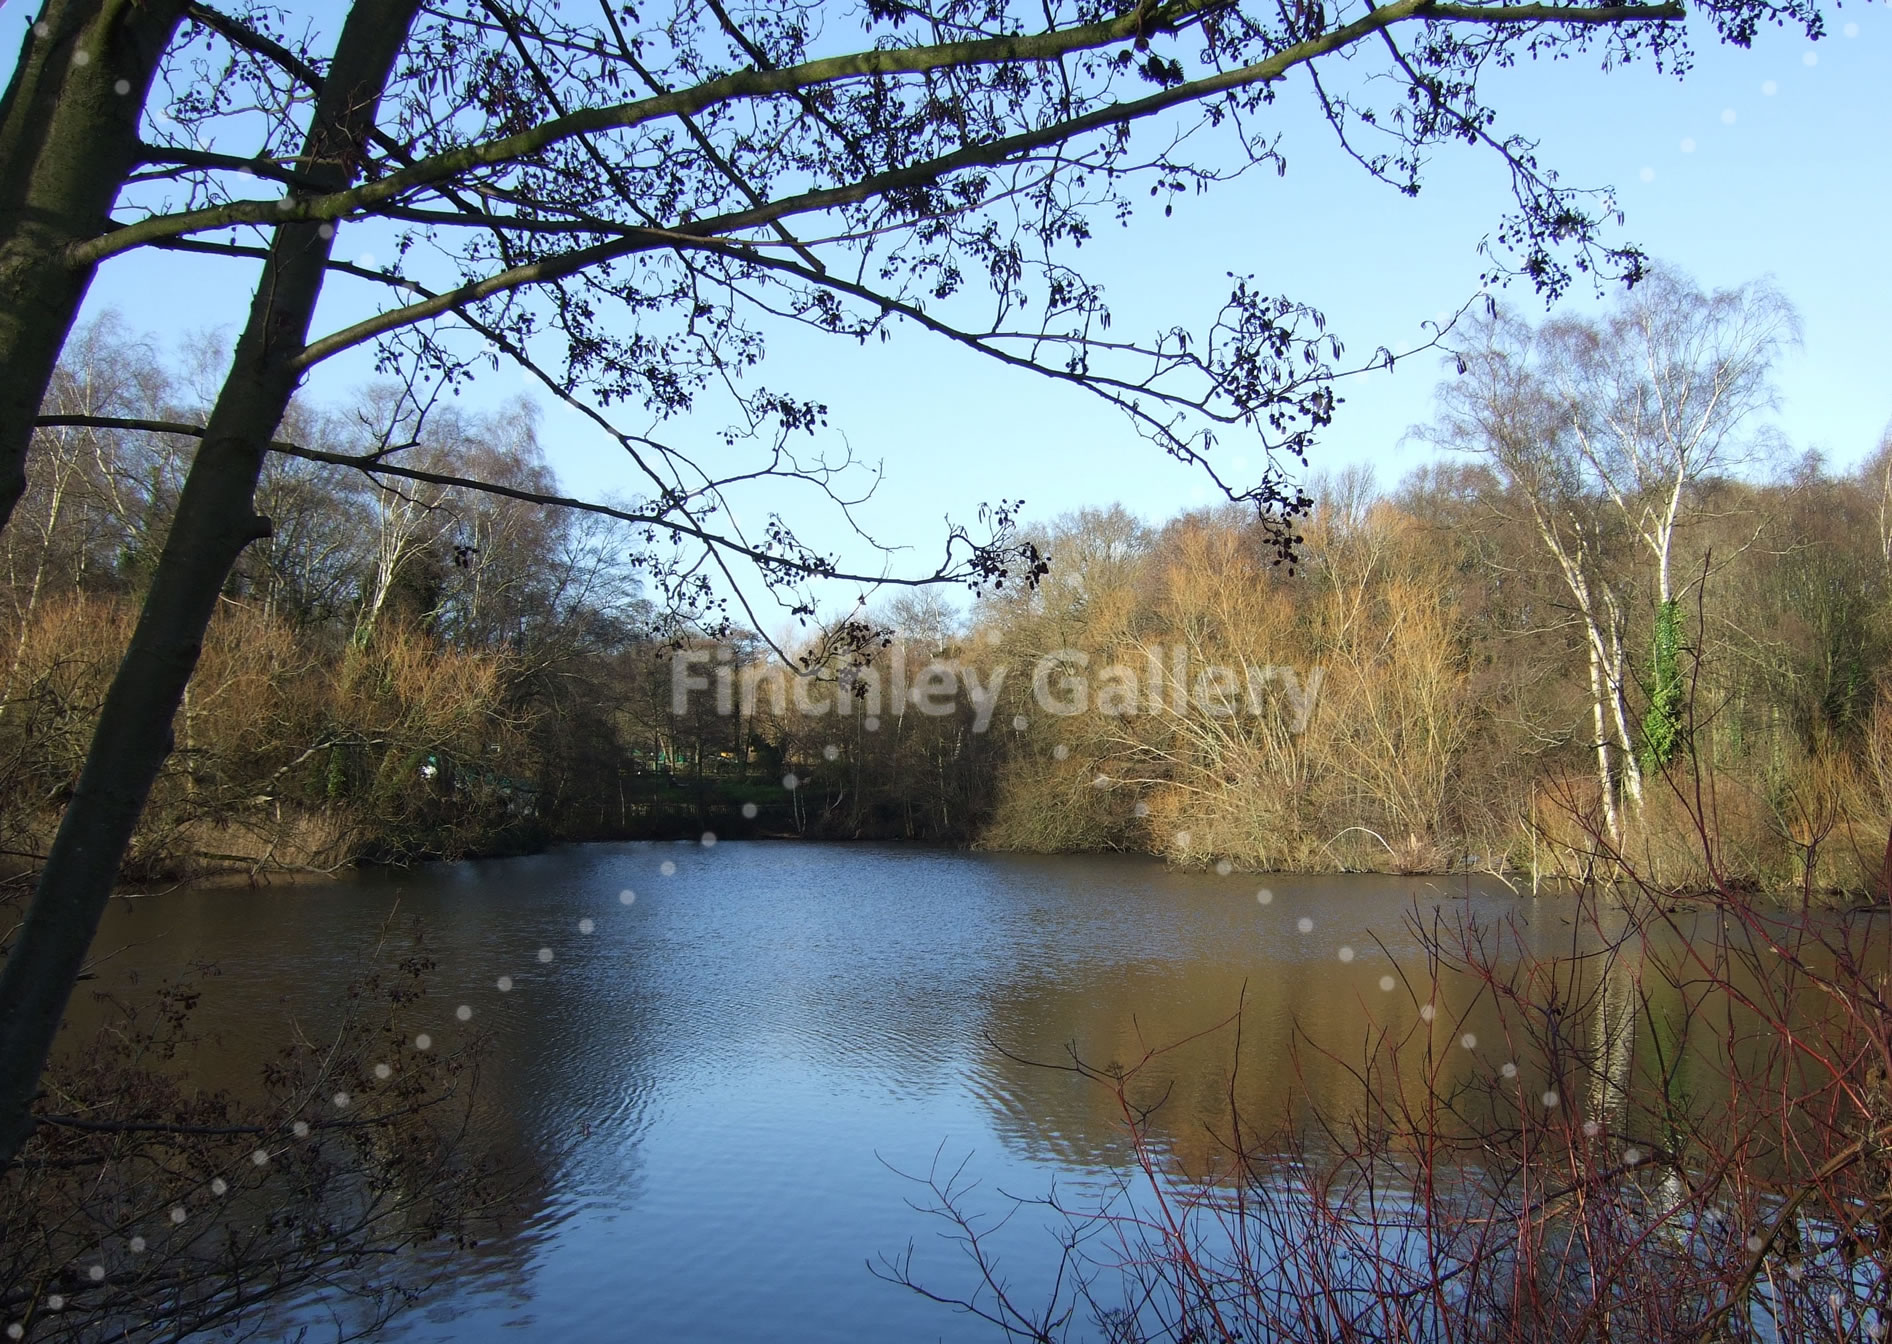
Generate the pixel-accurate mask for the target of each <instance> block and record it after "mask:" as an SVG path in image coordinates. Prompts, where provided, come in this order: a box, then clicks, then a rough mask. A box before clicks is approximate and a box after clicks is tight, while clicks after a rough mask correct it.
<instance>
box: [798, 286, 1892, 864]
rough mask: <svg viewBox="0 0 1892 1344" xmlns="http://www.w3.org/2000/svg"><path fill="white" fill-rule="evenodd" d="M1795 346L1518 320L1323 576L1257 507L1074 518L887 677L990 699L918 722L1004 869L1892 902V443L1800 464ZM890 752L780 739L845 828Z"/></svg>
mask: <svg viewBox="0 0 1892 1344" xmlns="http://www.w3.org/2000/svg"><path fill="white" fill-rule="evenodd" d="M1794 335H1795V333H1794V318H1793V314H1792V311H1791V309H1790V308H1789V307H1788V306H1787V305H1786V303H1785V301H1784V300H1783V299H1781V298H1780V296H1779V295H1778V294H1776V293H1774V292H1773V291H1771V290H1770V289H1768V288H1767V287H1765V286H1761V285H1752V286H1746V287H1743V288H1741V289H1737V290H1732V291H1725V292H1719V293H1713V294H1708V293H1703V292H1701V291H1699V290H1697V289H1695V288H1694V287H1693V286H1692V285H1691V284H1690V283H1689V282H1688V281H1686V280H1685V279H1683V278H1681V277H1679V276H1676V275H1674V274H1673V273H1669V272H1660V271H1659V272H1657V273H1656V274H1655V275H1654V276H1652V277H1651V279H1650V280H1648V281H1646V282H1645V283H1644V285H1643V286H1641V287H1639V288H1638V289H1637V290H1636V291H1634V292H1633V293H1632V295H1631V297H1630V298H1629V299H1627V300H1625V301H1624V302H1623V303H1622V304H1621V305H1619V307H1618V308H1617V310H1616V311H1615V312H1613V313H1611V314H1609V315H1607V316H1605V317H1603V318H1600V319H1597V320H1594V321H1577V320H1571V319H1558V320H1554V321H1547V322H1545V323H1542V324H1540V325H1537V326H1532V325H1531V324H1529V323H1527V322H1524V321H1521V320H1519V319H1517V318H1515V317H1513V316H1511V315H1508V314H1505V313H1502V312H1494V313H1492V314H1491V315H1490V316H1489V318H1488V319H1487V320H1485V321H1484V322H1482V323H1481V324H1479V325H1478V326H1477V328H1476V329H1475V330H1474V331H1472V332H1471V333H1469V335H1468V336H1467V338H1466V340H1465V342H1464V348H1463V353H1462V356H1461V359H1462V367H1461V369H1459V370H1457V371H1455V373H1454V376H1452V377H1451V378H1449V379H1448V381H1447V382H1446V383H1445V384H1444V385H1443V386H1442V389H1441V397H1440V404H1439V413H1438V416H1437V418H1436V420H1435V421H1434V422H1433V424H1431V425H1429V426H1427V427H1425V428H1424V429H1423V430H1422V431H1420V433H1421V436H1422V437H1424V438H1425V439H1427V440H1429V441H1431V442H1433V443H1435V444H1436V445H1438V446H1440V447H1442V448H1445V449H1448V450H1450V455H1449V456H1448V457H1446V458H1443V459H1442V460H1440V461H1437V462H1434V463H1432V464H1430V465H1427V466H1425V467H1422V468H1420V469H1419V470H1417V471H1416V472H1414V473H1413V474H1412V475H1410V476H1409V477H1407V478H1406V479H1405V480H1404V481H1402V482H1399V483H1398V484H1397V486H1396V487H1394V488H1392V489H1390V490H1382V489H1380V488H1378V487H1377V486H1376V484H1375V482H1374V481H1373V480H1372V478H1371V477H1370V475H1367V474H1365V473H1362V472H1352V473H1348V474H1344V475H1340V476H1328V477H1323V478H1317V479H1316V480H1314V481H1313V482H1311V483H1310V490H1311V493H1312V494H1313V496H1314V497H1315V498H1316V499H1317V500H1318V504H1317V506H1316V509H1315V512H1314V514H1313V516H1312V518H1311V519H1310V520H1309V522H1308V525H1307V526H1306V527H1305V529H1304V530H1303V534H1302V540H1301V546H1300V557H1299V564H1298V566H1296V567H1292V568H1289V567H1283V566H1280V565H1277V564H1276V563H1275V561H1276V559H1277V556H1276V552H1275V550H1274V548H1273V547H1272V546H1271V544H1270V542H1271V538H1270V537H1269V535H1268V534H1267V533H1266V531H1265V530H1264V529H1262V528H1261V527H1259V526H1258V525H1256V524H1255V523H1254V521H1253V520H1252V518H1251V517H1250V516H1249V515H1247V514H1246V513H1245V512H1243V511H1241V510H1239V509H1234V508H1229V509H1224V510H1219V511H1208V512H1203V513H1199V514H1193V515H1190V516H1187V517H1184V518H1180V519H1178V520H1176V521H1174V522H1172V523H1170V524H1168V525H1166V526H1162V527H1148V526H1145V525H1143V524H1141V523H1139V522H1138V521H1136V520H1135V519H1133V518H1132V517H1130V516H1129V515H1128V514H1126V513H1124V512H1123V511H1121V510H1113V511H1109V512H1103V513H1085V514H1080V515H1076V516H1071V517H1067V518H1065V519H1063V520H1061V521H1059V522H1058V523H1057V524H1055V525H1053V526H1051V527H1050V528H1048V529H1046V530H1045V531H1044V532H1043V534H1042V535H1041V537H1040V538H1039V540H1040V541H1041V543H1042V544H1043V546H1044V547H1045V549H1046V551H1047V553H1048V554H1049V555H1050V557H1051V561H1052V570H1051V574H1050V576H1049V577H1048V578H1047V579H1046V581H1045V582H1044V583H1043V584H1042V585H1041V586H1039V587H1038V588H1037V589H1036V590H1035V591H1011V592H1005V593H1001V594H997V595H994V596H993V597H991V598H989V599H987V600H985V601H983V602H981V603H980V604H978V605H977V606H976V607H975V609H974V611H973V612H972V614H971V617H970V619H969V621H968V622H967V623H966V624H965V625H964V626H963V627H962V628H952V627H951V626H950V625H942V624H940V623H939V622H937V621H936V622H935V623H934V625H935V628H934V629H933V630H932V631H930V632H929V633H928V635H927V637H926V638H924V639H921V640H918V641H915V640H913V639H912V638H910V637H905V638H900V639H897V640H896V642H895V644H894V645H893V647H892V648H891V649H890V650H888V651H887V652H885V653H884V654H883V655H882V656H881V657H880V658H879V659H877V669H876V674H877V675H880V676H881V680H882V682H883V683H884V682H885V681H887V680H888V676H887V674H888V673H889V670H890V669H889V664H890V663H891V662H892V660H893V659H894V658H896V657H899V658H901V659H902V660H904V661H905V662H907V663H911V662H912V661H913V659H914V657H915V656H917V655H919V654H921V653H923V651H925V650H929V649H930V650H934V651H936V652H937V656H938V658H940V659H941V660H944V662H946V663H948V664H951V665H953V666H954V667H957V668H958V669H960V671H959V674H958V682H959V685H960V695H959V702H958V704H957V706H956V708H955V709H954V711H953V713H952V715H951V716H949V717H945V718H927V719H924V720H923V721H924V722H926V723H927V724H928V728H927V731H928V732H929V733H930V734H932V735H933V737H934V738H935V739H936V740H938V741H939V742H940V743H941V749H942V750H944V749H945V748H946V747H948V746H953V747H956V746H957V744H958V743H960V742H963V743H965V744H966V745H965V747H964V749H963V750H961V752H960V754H959V755H958V756H956V757H954V758H953V760H952V763H951V765H948V764H946V763H944V762H942V763H941V764H940V765H939V767H938V768H937V770H936V771H935V775H936V777H937V779H938V781H939V784H938V787H939V791H940V798H941V802H942V808H943V809H944V808H945V807H946V806H947V800H948V799H949V798H950V799H951V800H952V804H951V806H953V807H956V808H957V809H958V811H957V815H959V816H960V817H961V819H962V825H963V827H964V830H965V833H966V834H968V835H971V836H975V837H976V838H977V839H978V840H979V841H981V842H982V843H985V844H988V845H992V846H996V847H1002V848H1025V849H1043V850H1058V849H1097V848H1113V847H1114V848H1126V849H1137V850H1147V851H1153V852H1158V853H1163V854H1167V855H1169V856H1170V857H1171V858H1172V859H1175V860H1177V861H1183V862H1192V863H1205V864H1206V863H1220V862H1226V863H1228V864H1230V865H1233V866H1239V867H1243V868H1249V869H1271V868H1272V869H1316V870H1329V869H1375V870H1390V871H1398V872H1429V871H1446V870H1453V869H1460V868H1479V869H1492V870H1499V871H1508V872H1519V873H1527V874H1536V875H1540V876H1541V875H1544V874H1561V875H1578V876H1582V875H1586V874H1594V873H1596V872H1597V871H1598V869H1599V867H1600V866H1601V867H1608V866H1610V865H1611V864H1612V863H1614V862H1615V861H1616V860H1619V859H1622V858H1627V859H1629V860H1631V861H1633V863H1634V865H1635V867H1636V870H1637V871H1638V872H1640V873H1642V874H1643V875H1644V876H1645V877H1647V878H1649V879H1650V880H1652V881H1657V882H1662V883H1667V884H1672V885H1674V886H1678V887H1680V886H1692V885H1704V884H1708V883H1709V882H1711V881H1716V882H1719V883H1721V884H1722V885H1724V886H1725V885H1727V884H1730V883H1734V884H1746V885H1749V886H1752V887H1757V888H1767V889H1772V890H1777V891H1778V890H1795V891H1800V892H1802V893H1804V894H1807V895H1812V894H1814V893H1833V892H1851V893H1858V892H1863V891H1868V890H1870V891H1875V892H1881V893H1882V892H1883V888H1884V883H1885V878H1886V871H1885V870H1886V857H1887V854H1888V824H1889V823H1892V439H1889V440H1888V441H1887V442H1886V443H1884V444H1882V445H1881V446H1880V447H1879V449H1878V451H1877V452H1876V453H1874V454H1873V455H1872V456H1871V457H1869V458H1868V460H1867V461H1865V462H1864V464H1863V465H1861V466H1860V467H1859V468H1858V469H1857V470H1855V471H1852V472H1850V473H1835V472H1833V471H1831V470H1829V469H1828V468H1827V467H1826V465H1825V464H1824V463H1823V462H1822V461H1821V460H1820V458H1819V457H1818V456H1817V455H1811V454H1806V455H1795V454H1793V453H1791V452H1789V451H1788V450H1787V449H1786V448H1785V447H1784V446H1783V444H1782V442H1781V440H1780V439H1779V438H1778V437H1777V436H1774V435H1773V434H1772V433H1771V432H1770V431H1769V429H1768V427H1767V422H1766V415H1765V413H1766V412H1767V411H1768V410H1769V409H1770V408H1771V404H1772V395H1771V386H1770V383H1769V373H1770V369H1771V365H1772V363H1773V361H1774V360H1775V358H1776V357H1777V356H1778V354H1779V353H1780V351H1781V350H1782V349H1784V348H1785V347H1786V346H1788V345H1789V344H1791V342H1792V341H1793V339H1794ZM897 615H898V614H896V619H893V620H891V621H890V622H889V624H891V625H893V626H895V627H896V628H898V627H901V626H902V625H903V624H907V623H903V622H902V621H901V620H900V619H898V618H897ZM909 633H910V632H909ZM916 643H917V644H918V645H919V646H920V647H919V648H916V647H915V645H916ZM833 673H834V675H836V676H838V677H841V678H843V679H845V678H846V677H848V676H850V675H853V674H851V673H850V672H849V671H848V670H847V669H845V668H838V667H837V668H835V669H833ZM994 686H997V687H999V690H998V691H997V692H996V694H993V693H992V688H993V687H994ZM975 688H985V691H986V692H987V698H988V699H989V700H990V701H991V703H989V704H986V705H984V706H983V707H981V706H980V705H979V704H977V703H976V700H977V697H976V696H975V695H974V694H973V692H974V690H975ZM1080 705H1081V708H1080ZM906 717H907V718H908V719H911V718H913V717H914V711H913V710H912V709H911V708H910V709H909V711H908V713H907V715H906ZM981 717H983V718H984V719H985V720H986V721H987V724H988V728H987V731H986V732H985V733H984V734H980V733H978V732H976V731H974V729H975V728H976V726H977V723H978V721H979V720H980V718H981ZM864 721H866V720H865V718H864V716H863V715H860V714H856V715H853V716H849V717H846V718H841V719H832V718H830V719H824V718H822V717H821V716H809V715H794V714H791V715H789V716H787V717H786V718H785V719H784V721H783V722H782V725H781V726H780V727H779V728H776V729H772V730H771V731H774V732H778V733H780V734H782V735H784V736H786V737H790V738H794V739H797V740H808V739H809V738H810V735H811V734H818V733H819V732H820V731H821V727H822V725H823V724H824V723H826V724H828V725H830V726H829V727H828V728H827V732H828V734H829V736H830V737H831V738H832V745H833V747H834V749H835V750H836V751H837V752H838V754H839V759H838V760H837V761H836V763H835V767H837V768H831V769H830V770H829V771H828V772H827V775H828V776H829V778H830V780H832V781H833V782H831V783H830V784H829V785H828V789H829V792H828V794H827V797H828V798H829V799H830V800H832V803H833V805H835V806H845V805H846V803H845V799H846V796H847V794H846V790H844V789H842V788H841V787H839V781H838V780H834V777H835V776H837V775H845V774H846V773H847V772H849V771H855V772H859V774H860V776H861V777H862V778H863V779H866V780H873V779H877V778H888V777H895V778H899V777H901V772H900V771H899V770H898V769H897V768H896V767H895V766H893V764H892V756H891V751H890V746H889V744H888V743H887V742H886V740H885V739H884V736H883V737H882V738H880V739H876V738H875V737H874V736H873V735H871V734H866V733H864V732H863V731H862V729H861V724H862V723H863V722H864ZM882 732H883V735H884V732H885V730H884V728H883V730H882ZM947 734H957V735H958V736H956V737H954V738H953V739H952V742H951V743H948V742H947V741H946V737H945V735H947ZM911 783H912V780H911V779H909V787H910V786H911ZM872 796H873V794H872V789H871V787H870V788H869V789H868V790H867V793H866V798H867V799H871V798H872ZM853 797H854V800H855V801H854V803H853V806H854V807H855V808H857V809H858V808H861V807H862V806H864V805H865V802H866V800H865V799H863V797H862V791H861V790H860V789H858V788H857V789H855V790H854V793H853Z"/></svg>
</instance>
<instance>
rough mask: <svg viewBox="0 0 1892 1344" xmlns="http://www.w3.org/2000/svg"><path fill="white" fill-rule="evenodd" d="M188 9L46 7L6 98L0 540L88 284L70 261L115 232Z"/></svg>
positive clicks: (101, 1) (162, 0) (174, 1)
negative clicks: (158, 80)
mask: <svg viewBox="0 0 1892 1344" xmlns="http://www.w3.org/2000/svg"><path fill="white" fill-rule="evenodd" d="M183 8H184V7H183V4H182V3H181V0H137V2H136V3H134V2H133V0H49V3H48V4H47V5H46V7H45V8H44V9H43V10H42V11H41V13H40V17H39V19H38V21H37V22H36V23H34V24H33V26H32V27H30V28H29V29H28V30H27V35H26V44H25V47H24V49H23V50H22V51H21V53H20V63H19V66H18V67H17V68H16V69H15V71H14V74H13V82H12V83H11V84H10V85H8V86H7V91H6V94H5V97H4V98H0V528H5V526H6V524H7V520H8V519H9V518H11V517H12V516H13V508H14V506H15V505H16V504H18V503H19V502H20V496H21V495H23V494H24V493H26V452H27V446H28V444H29V443H31V441H32V437H33V417H34V416H36V415H37V414H39V407H40V403H41V401H43V400H44V399H45V396H46V386H47V384H48V383H49V382H51V381H52V376H53V368H54V366H55V365H56V364H57V363H58V360H59V351H60V349H61V348H62V347H63V346H64V345H65V343H66V336H67V334H68V333H70V332H71V330H72V323H73V320H74V319H75V318H76V317H77V316H78V313H79V305H80V304H81V303H82V302H83V301H84V299H85V291H86V288H87V286H89V285H90V284H91V282H92V273H93V270H94V268H93V267H92V266H89V265H88V266H73V265H71V264H70V263H69V262H68V261H67V260H66V249H67V248H68V247H70V246H71V245H72V244H73V243H75V242H80V241H82V240H85V239H89V238H96V237H97V236H98V235H99V234H100V233H102V232H103V231H104V230H105V228H106V227H107V222H108V219H109V215H110V211H111V208H112V203H113V202H114V201H115V200H116V199H117V197H118V192H119V189H120V188H121V187H122V186H123V185H124V181H125V177H126V175H127V174H129V173H130V171H131V169H132V167H133V166H134V165H135V164H136V162H137V160H138V154H139V142H138V117H139V114H140V112H141V111H142V109H143V108H144V103H145V97H146V95H147V94H148V93H149V91H150V88H151V76H152V73H153V71H155V70H156V69H157V64H158V58H159V57H160V56H162V55H163V54H164V49H165V48H166V47H167V46H169V45H170V42H171V37H172V35H173V34H174V33H175V32H176V31H177V25H178V21H179V16H180V15H181V14H182V13H183ZM121 88H122V89H123V90H124V92H122V93H121V92H119V90H120V89H121Z"/></svg>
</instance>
